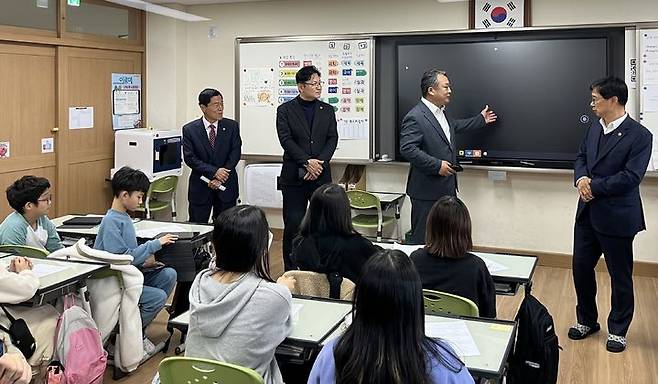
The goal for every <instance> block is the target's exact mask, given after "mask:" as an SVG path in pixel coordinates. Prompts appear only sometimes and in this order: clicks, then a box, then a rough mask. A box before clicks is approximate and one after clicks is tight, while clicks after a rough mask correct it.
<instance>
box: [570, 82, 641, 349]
mask: <svg viewBox="0 0 658 384" xmlns="http://www.w3.org/2000/svg"><path fill="white" fill-rule="evenodd" d="M590 90H591V91H592V102H591V104H590V106H591V107H592V111H593V112H594V113H595V114H596V116H597V117H599V120H598V121H592V125H591V126H590V127H589V129H588V130H587V133H586V134H585V137H584V138H583V142H582V144H581V146H580V150H579V151H578V155H577V156H576V162H575V164H574V181H575V187H576V188H577V189H578V195H579V199H578V209H577V211H576V224H575V226H574V242H573V280H574V286H575V288H576V298H577V305H576V320H577V323H576V324H575V325H574V326H572V327H571V328H570V329H569V333H568V335H569V338H570V339H572V340H581V339H584V338H586V337H588V336H589V335H591V334H593V333H595V332H598V331H599V330H600V329H601V325H600V324H599V323H598V311H597V308H596V275H595V273H594V267H596V264H597V263H598V261H599V259H600V258H601V254H603V255H604V256H605V264H606V266H607V267H608V273H609V274H610V281H611V285H612V295H611V297H612V300H611V301H612V303H611V308H610V314H609V315H608V324H607V325H608V338H607V340H606V349H607V350H608V351H610V352H622V351H623V350H625V349H626V332H628V328H629V327H630V324H631V320H632V319H633V311H634V304H633V300H634V299H633V239H634V238H635V235H636V234H637V233H638V232H640V231H643V230H644V229H645V228H646V227H645V222H644V213H643V210H642V200H641V199H640V182H641V181H642V179H643V178H644V173H645V172H646V170H647V166H648V164H649V159H650V158H651V144H652V135H651V132H649V130H648V129H646V128H645V127H644V126H642V125H641V124H640V123H638V122H637V121H635V120H633V119H632V118H631V117H630V116H629V115H628V113H626V107H625V105H626V101H627V100H628V87H627V86H626V83H625V82H624V80H622V79H620V78H617V77H608V78H605V79H601V80H598V81H596V82H594V83H593V84H592V85H591V86H590Z"/></svg>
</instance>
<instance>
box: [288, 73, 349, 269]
mask: <svg viewBox="0 0 658 384" xmlns="http://www.w3.org/2000/svg"><path fill="white" fill-rule="evenodd" d="M295 79H296V81H297V89H298V90H299V95H298V96H297V97H295V98H294V99H292V100H290V101H288V102H285V103H283V104H281V105H280V106H279V108H278V109H277V111H276V130H277V133H278V135H279V142H280V143H281V147H283V167H282V169H281V177H280V178H279V184H280V186H281V191H282V193H283V225H284V229H283V261H284V267H285V270H286V271H288V270H291V269H295V265H294V263H293V262H292V260H291V259H290V253H291V251H292V240H293V238H294V237H295V235H296V234H297V232H298V230H299V225H300V223H301V222H302V219H303V218H304V214H305V213H306V206H307V204H308V201H309V199H310V198H311V195H312V194H313V192H314V191H315V189H316V188H317V187H319V186H321V185H323V184H326V183H330V182H331V169H330V167H329V161H330V160H331V157H332V156H333V155H334V151H335V150H336V145H337V144H338V131H337V129H336V115H335V114H334V109H333V107H332V106H331V105H329V104H327V103H324V102H322V101H320V100H318V99H319V98H320V95H321V93H322V85H323V82H322V81H321V80H320V71H318V69H317V68H316V67H315V66H306V67H303V68H302V69H300V70H299V71H298V72H297V74H296V75H295Z"/></svg>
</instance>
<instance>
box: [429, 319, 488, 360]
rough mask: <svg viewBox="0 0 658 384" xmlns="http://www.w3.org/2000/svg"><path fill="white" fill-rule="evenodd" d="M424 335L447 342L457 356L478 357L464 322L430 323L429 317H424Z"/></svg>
mask: <svg viewBox="0 0 658 384" xmlns="http://www.w3.org/2000/svg"><path fill="white" fill-rule="evenodd" d="M425 335H426V336H428V337H432V338H439V339H441V340H444V341H446V342H448V344H450V346H451V347H452V349H454V350H455V352H457V354H458V355H459V356H479V355H480V350H479V349H478V346H477V345H476V344H475V340H474V339H473V335H471V331H469V330H468V327H467V326H466V322H465V321H464V320H454V321H453V320H450V321H443V320H442V321H432V319H431V316H425Z"/></svg>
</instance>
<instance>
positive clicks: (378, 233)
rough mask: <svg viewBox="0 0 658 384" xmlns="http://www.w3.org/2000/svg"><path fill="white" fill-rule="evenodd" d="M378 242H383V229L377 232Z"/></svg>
mask: <svg viewBox="0 0 658 384" xmlns="http://www.w3.org/2000/svg"><path fill="white" fill-rule="evenodd" d="M377 242H378V243H381V242H382V231H381V229H380V230H377Z"/></svg>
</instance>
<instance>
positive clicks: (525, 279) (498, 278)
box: [373, 243, 537, 295]
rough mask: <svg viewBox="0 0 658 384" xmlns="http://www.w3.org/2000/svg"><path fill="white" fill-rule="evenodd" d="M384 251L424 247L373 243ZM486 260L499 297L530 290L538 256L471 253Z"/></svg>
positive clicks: (409, 253) (412, 249) (420, 246)
mask: <svg viewBox="0 0 658 384" xmlns="http://www.w3.org/2000/svg"><path fill="white" fill-rule="evenodd" d="M373 244H375V245H378V246H380V247H382V248H384V249H398V250H400V251H402V252H404V253H406V254H407V255H411V253H412V252H413V251H415V250H416V249H419V248H422V247H424V245H401V244H396V243H373ZM471 253H472V254H474V255H476V256H478V257H481V258H483V259H484V260H485V262H486V264H487V268H488V269H489V273H490V274H491V277H492V278H493V280H494V283H495V284H496V293H497V294H499V295H515V294H516V292H517V291H518V288H519V285H521V284H524V285H525V286H526V287H528V288H530V287H531V285H532V276H533V275H534V273H535V267H536V266H537V257H536V256H524V255H511V254H503V253H487V252H471Z"/></svg>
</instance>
